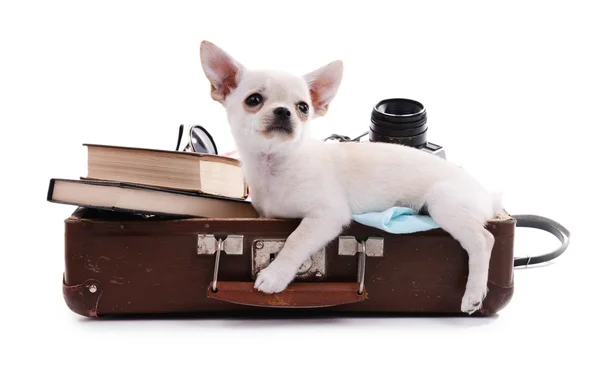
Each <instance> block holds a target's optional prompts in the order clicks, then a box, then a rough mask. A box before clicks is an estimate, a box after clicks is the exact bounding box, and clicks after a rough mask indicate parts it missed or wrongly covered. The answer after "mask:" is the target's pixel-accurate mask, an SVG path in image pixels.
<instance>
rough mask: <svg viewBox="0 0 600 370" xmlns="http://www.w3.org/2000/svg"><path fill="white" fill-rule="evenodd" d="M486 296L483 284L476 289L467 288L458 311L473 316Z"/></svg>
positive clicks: (485, 288) (485, 287)
mask: <svg viewBox="0 0 600 370" xmlns="http://www.w3.org/2000/svg"><path fill="white" fill-rule="evenodd" d="M486 295H487V286H486V285H485V284H481V285H480V286H477V287H468V288H467V289H466V291H465V294H464V295H463V298H462V302H461V305H460V310H461V311H462V312H465V313H468V314H469V315H471V314H473V313H474V312H476V311H477V310H479V309H480V308H481V305H482V304H483V300H484V299H485V296H486Z"/></svg>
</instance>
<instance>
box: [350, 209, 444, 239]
mask: <svg viewBox="0 0 600 370" xmlns="http://www.w3.org/2000/svg"><path fill="white" fill-rule="evenodd" d="M352 219H353V220H354V221H356V222H358V223H361V224H363V225H367V226H371V227H376V228H378V229H381V230H384V231H387V232H389V233H391V234H410V233H415V232H419V231H427V230H431V229H437V228H439V226H438V225H437V224H436V223H435V222H434V221H433V219H432V218H431V217H430V216H425V215H420V214H418V213H416V212H415V211H414V210H412V209H410V208H406V207H392V208H388V209H386V210H385V211H383V212H369V213H363V214H357V215H353V216H352Z"/></svg>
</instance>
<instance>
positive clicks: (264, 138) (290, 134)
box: [200, 41, 343, 147]
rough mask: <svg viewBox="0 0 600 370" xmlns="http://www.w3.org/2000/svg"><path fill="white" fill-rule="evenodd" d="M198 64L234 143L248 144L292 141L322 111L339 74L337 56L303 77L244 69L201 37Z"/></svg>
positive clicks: (336, 87) (303, 131) (301, 134)
mask: <svg viewBox="0 0 600 370" xmlns="http://www.w3.org/2000/svg"><path fill="white" fill-rule="evenodd" d="M200 60H201V64H202V68H203V70H204V73H205V74H206V77H207V78H208V80H209V82H210V85H211V96H212V98H213V99H214V100H216V101H218V102H220V103H221V104H223V106H224V107H225V108H226V110H227V117H228V121H229V124H230V126H231V129H232V133H233V135H234V136H235V138H236V141H238V143H240V142H244V144H246V143H247V145H252V146H254V147H264V146H269V147H274V146H282V145H285V144H286V143H291V142H297V141H298V140H300V139H301V138H302V137H304V133H305V132H306V125H307V123H308V121H310V120H311V119H312V118H314V117H317V116H322V115H324V114H325V113H326V112H327V109H328V107H329V104H330V103H331V101H332V100H333V97H334V96H335V94H336V92H337V90H338V87H339V85H340V82H341V79H342V71H343V65H342V62H341V61H334V62H331V63H329V64H327V65H325V66H323V67H321V68H319V69H317V70H315V71H313V72H310V73H307V74H305V75H303V76H295V75H291V74H288V73H284V72H280V71H258V70H249V69H247V68H246V67H244V66H243V65H242V64H241V63H239V62H238V61H237V60H235V59H234V58H232V57H231V56H230V55H229V54H227V53H226V52H225V51H223V50H222V49H220V48H219V47H217V46H216V45H214V44H212V43H210V42H208V41H203V42H202V44H201V46H200Z"/></svg>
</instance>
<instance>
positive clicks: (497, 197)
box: [491, 191, 504, 216]
mask: <svg viewBox="0 0 600 370" xmlns="http://www.w3.org/2000/svg"><path fill="white" fill-rule="evenodd" d="M491 196H492V212H494V216H496V215H498V214H499V213H500V212H502V211H503V210H504V200H503V198H504V193H503V192H501V191H495V192H493V193H491Z"/></svg>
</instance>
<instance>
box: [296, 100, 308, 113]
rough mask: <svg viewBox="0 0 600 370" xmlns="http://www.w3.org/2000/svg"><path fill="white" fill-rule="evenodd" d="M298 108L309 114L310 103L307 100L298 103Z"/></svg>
mask: <svg viewBox="0 0 600 370" xmlns="http://www.w3.org/2000/svg"><path fill="white" fill-rule="evenodd" d="M298 109H299V110H300V112H302V113H304V114H308V104H306V103H305V102H300V103H298Z"/></svg>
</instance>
